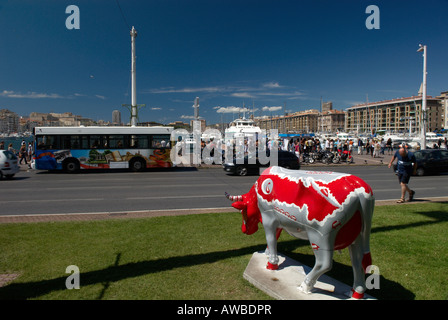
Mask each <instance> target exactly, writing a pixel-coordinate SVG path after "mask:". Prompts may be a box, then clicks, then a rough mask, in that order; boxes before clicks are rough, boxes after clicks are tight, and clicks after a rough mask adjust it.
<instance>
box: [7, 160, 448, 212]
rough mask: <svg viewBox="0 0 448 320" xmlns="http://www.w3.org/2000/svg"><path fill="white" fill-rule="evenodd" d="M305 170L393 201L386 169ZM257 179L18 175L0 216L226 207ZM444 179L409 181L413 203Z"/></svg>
mask: <svg viewBox="0 0 448 320" xmlns="http://www.w3.org/2000/svg"><path fill="white" fill-rule="evenodd" d="M302 169H306V170H334V171H338V172H347V173H351V174H355V175H357V176H360V177H361V178H363V179H364V180H365V181H366V182H367V183H369V184H370V185H371V186H372V188H373V190H374V193H375V197H376V199H377V200H387V199H398V198H399V197H400V191H399V185H398V182H397V179H396V176H395V175H394V174H393V172H392V170H391V169H388V168H387V166H385V165H383V166H349V165H337V166H328V167H312V166H303V167H302ZM256 179H257V176H247V177H238V176H229V175H226V174H225V173H224V171H223V170H222V169H221V168H219V167H218V168H204V169H196V168H182V169H181V168H179V169H178V170H172V171H150V172H143V173H132V172H127V171H113V172H86V173H80V174H75V175H70V174H65V173H48V172H36V171H29V172H27V171H22V172H20V173H19V174H18V175H17V177H16V179H14V180H10V181H8V180H2V181H0V188H1V192H0V215H37V214H59V213H97V212H131V211H145V210H167V209H168V210H170V209H195V208H225V207H228V208H229V209H230V208H231V207H230V203H229V201H228V200H227V199H226V198H225V197H224V192H225V191H227V192H229V193H232V194H242V193H246V192H248V191H249V189H250V187H251V186H252V184H253V183H254V181H255V180H256ZM446 181H447V175H442V176H428V177H413V178H412V179H411V183H410V186H411V188H412V189H413V190H415V191H416V198H417V199H418V198H422V197H425V198H427V197H442V196H446V195H447V194H448V185H447V184H446Z"/></svg>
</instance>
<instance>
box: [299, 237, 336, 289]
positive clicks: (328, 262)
mask: <svg viewBox="0 0 448 320" xmlns="http://www.w3.org/2000/svg"><path fill="white" fill-rule="evenodd" d="M308 236H309V240H310V243H311V247H312V248H313V250H314V257H315V259H316V262H315V264H314V267H313V269H312V270H311V271H310V273H308V274H307V275H306V277H305V280H303V282H302V284H301V285H300V286H299V290H300V291H302V292H305V293H310V292H311V289H313V287H314V285H315V284H316V282H317V279H319V277H320V276H321V275H323V274H324V273H325V272H327V271H329V270H331V267H332V266H333V248H334V237H332V236H331V235H327V236H323V237H322V236H321V235H320V234H317V232H312V231H311V232H310V231H309V232H308ZM330 248H331V249H330Z"/></svg>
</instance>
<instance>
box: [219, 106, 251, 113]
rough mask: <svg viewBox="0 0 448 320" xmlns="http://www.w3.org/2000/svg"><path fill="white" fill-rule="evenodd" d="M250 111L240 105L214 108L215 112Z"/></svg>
mask: <svg viewBox="0 0 448 320" xmlns="http://www.w3.org/2000/svg"><path fill="white" fill-rule="evenodd" d="M249 111H251V110H250V109H248V108H241V107H235V106H230V107H219V109H217V110H216V112H217V113H238V112H249Z"/></svg>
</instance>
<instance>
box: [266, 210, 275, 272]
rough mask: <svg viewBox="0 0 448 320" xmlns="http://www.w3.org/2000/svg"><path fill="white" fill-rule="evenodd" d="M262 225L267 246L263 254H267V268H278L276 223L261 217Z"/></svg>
mask: <svg viewBox="0 0 448 320" xmlns="http://www.w3.org/2000/svg"><path fill="white" fill-rule="evenodd" d="M263 227H264V230H265V234H266V243H267V248H266V251H265V254H266V255H267V256H268V264H267V266H266V268H267V269H270V270H277V269H278V261H279V259H278V255H277V234H278V223H276V221H275V220H273V219H272V220H271V219H269V218H267V219H266V218H264V217H263Z"/></svg>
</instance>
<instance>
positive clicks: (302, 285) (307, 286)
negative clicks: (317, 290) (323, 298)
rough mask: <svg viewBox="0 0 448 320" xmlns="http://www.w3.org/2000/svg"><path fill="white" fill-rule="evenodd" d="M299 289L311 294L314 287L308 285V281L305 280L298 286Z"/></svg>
mask: <svg viewBox="0 0 448 320" xmlns="http://www.w3.org/2000/svg"><path fill="white" fill-rule="evenodd" d="M297 289H298V290H299V291H300V292H303V293H305V294H310V293H311V289H313V287H312V286H311V287H310V286H309V285H307V284H306V283H305V281H304V282H302V284H301V285H300V286H298V287H297Z"/></svg>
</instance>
